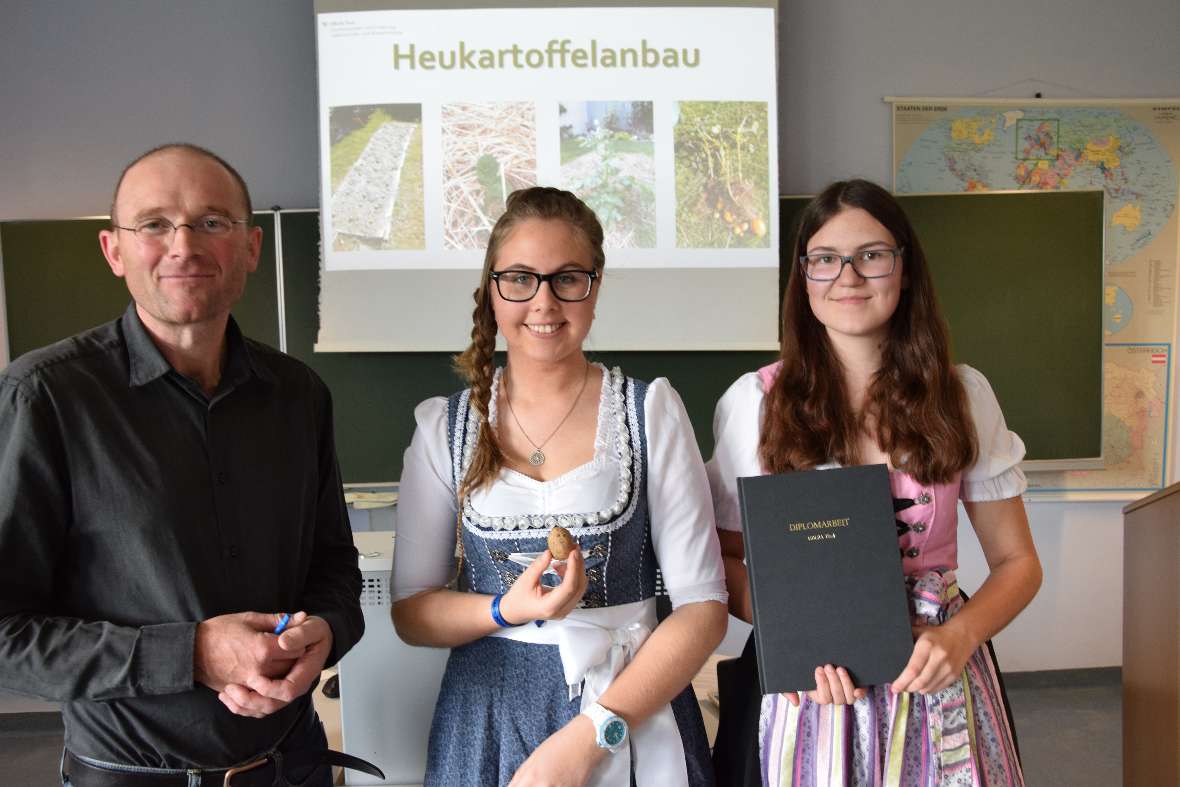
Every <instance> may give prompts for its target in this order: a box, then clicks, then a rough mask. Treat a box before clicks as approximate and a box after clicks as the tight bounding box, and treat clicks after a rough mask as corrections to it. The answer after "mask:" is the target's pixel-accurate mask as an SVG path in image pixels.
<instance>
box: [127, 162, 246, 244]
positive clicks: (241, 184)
mask: <svg viewBox="0 0 1180 787" xmlns="http://www.w3.org/2000/svg"><path fill="white" fill-rule="evenodd" d="M169 153H180V154H188V155H192V156H197V157H200V158H204V159H208V160H209V161H212V162H214V163H216V164H217V165H218V166H219V167H221V168H222V169H224V170H225V171H226V173H228V174H229V176H230V177H231V178H232V179H233V181H234V183H235V185H236V186H237V189H238V191H240V192H241V207H242V209H243V211H244V213H243V214H242V217H243V218H245V219H250V218H251V217H252V215H253V213H254V208H253V204H252V203H251V202H250V189H248V188H247V187H246V181H245V180H244V179H243V178H242V176H241V175H240V174H238V171H237V170H236V169H234V168H233V167H232V166H230V163H229V162H228V161H226V160H225V159H223V158H222V157H221V156H219V155H217V154H216V153H214V152H213V151H211V150H208V149H206V148H203V147H201V146H200V145H194V144H192V143H189V142H169V143H168V144H166V145H160V146H159V147H154V148H152V149H151V150H149V151H147V152H146V153H143V154H141V155H139V156H137V157H136V158H135V159H134V160H132V161H131V163H129V164H128V165H127V166H125V167H123V171H122V172H121V173H119V181H118V182H117V183H116V184H115V193H114V196H112V197H111V226H112V227H114V226H117V225H118V223H119V220H118V217H117V213H118V208H119V190H120V189H122V188H123V181H124V180H125V179H126V178H127V173H128V172H130V171H131V170H132V169H133V168H134V167H135V165H136V164H139V163H140V162H142V161H145V160H146V159H149V158H152V157H153V156H160V155H165V154H169Z"/></svg>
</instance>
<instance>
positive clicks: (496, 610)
mask: <svg viewBox="0 0 1180 787" xmlns="http://www.w3.org/2000/svg"><path fill="white" fill-rule="evenodd" d="M502 598H504V594H503V593H497V594H496V595H495V596H493V597H492V620H494V621H496V625H497V626H499V627H500V628H502V629H509V628H514V627H515V626H516V624H515V623H509V622H508V621H507V620H504V616H503V615H501V614H500V599H502Z"/></svg>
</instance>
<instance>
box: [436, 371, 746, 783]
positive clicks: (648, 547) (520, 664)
mask: <svg viewBox="0 0 1180 787" xmlns="http://www.w3.org/2000/svg"><path fill="white" fill-rule="evenodd" d="M604 378H608V376H607V375H605V374H604ZM498 381H499V375H497V383H498ZM646 390H647V384H646V383H643V382H640V381H637V380H633V379H630V378H626V377H624V376H623V375H622V374H621V373H620V372H619V371H618V370H617V369H615V370H613V371H612V372H611V373H610V374H609V378H608V379H604V390H603V400H602V402H601V404H600V419H599V420H600V433H606V434H607V435H608V437H609V442H610V443H611V444H610V445H608V446H606V450H608V451H611V452H613V455H614V459H616V460H618V467H619V470H618V472H619V473H620V475H621V478H620V481H621V483H619V484H618V488H619V495H618V498H617V499H616V500H615V502H614V503H613V505H611V506H610V507H609V508H607V509H604V510H599V511H587V512H582V513H577V514H560V515H544V514H538V513H536V512H535V511H520V512H518V513H515V514H513V513H504V512H500V513H499V514H497V515H495V516H489V515H486V514H483V513H481V512H480V511H478V510H476V508H475V507H474V506H473V505H472V502H471V498H469V499H468V500H467V501H465V504H464V506H463V508H462V512H461V513H462V520H461V521H462V539H463V549H464V555H465V557H464V564H463V577H462V581H463V582H464V584H465V585H466V589H467V590H469V591H470V592H474V593H483V594H496V593H504V592H506V591H507V590H508V589H509V588H510V587H511V586H512V584H513V583H514V582H515V581H516V579H517V578H518V577H519V576H520V573H521V572H522V571H523V570H524V568H525V566H526V565H527V564H528V563H529V562H530V561H531V559H532V557H533V556H534V555H535V554H537V553H539V552H541V551H543V550H544V549H545V548H546V546H547V544H546V539H547V536H548V532H549V530H550V528H552V527H553V526H554V525H561V526H562V527H565V528H567V529H568V530H569V531H570V532H571V534H572V535H573V536H574V537H575V538H576V539H577V540H578V542H579V545H580V548H581V550H582V553H583V555H584V557H585V561H586V563H585V565H586V574H587V579H588V584H587V589H586V592H585V594H584V596H583V599H582V602H581V605H580V606H579V608H578V609H576V610H574V611H573V612H572V613H571V614H570V615H569V616H568V617H567V618H566V619H564V620H560V621H546V622H545V624H544V625H543V626H535V625H531V624H526V625H524V626H518V627H513V628H508V629H503V630H501V631H499V632H496V634H494V635H491V636H487V637H483V638H481V639H479V640H476V641H474V642H471V643H469V644H466V645H463V646H460V647H456V648H454V649H452V651H451V654H450V657H449V658H448V661H447V665H446V670H445V673H444V676H443V679H442V686H441V690H440V693H439V697H438V702H437V705H436V708H435V714H434V719H433V722H432V725H431V730H430V738H429V744H428V756H427V772H426V779H425V785H426V787H435V786H436V785H438V786H441V785H450V786H452V787H460V786H462V787H468V786H469V785H496V784H499V785H506V784H508V782H509V781H511V779H512V777H513V774H514V773H515V772H516V770H517V769H518V768H519V767H520V765H521V764H522V763H523V762H524V761H525V759H526V758H527V757H528V756H529V755H530V754H531V753H532V751H533V750H534V749H536V748H537V747H538V746H539V745H540V744H541V743H543V742H544V741H545V740H546V738H548V737H549V736H550V735H551V734H552V733H554V732H556V731H557V730H558V729H560V728H561V727H562V726H564V725H565V724H566V723H567V722H569V721H570V720H571V719H573V718H574V717H575V716H576V715H578V713H580V712H581V709H582V708H583V707H585V706H586V705H588V704H589V703H590V702H593V701H595V699H596V698H597V697H598V696H599V695H600V694H601V692H602V691H604V690H605V689H606V688H607V687H608V686H609V684H610V681H611V680H612V679H613V677H614V675H616V674H617V673H618V672H619V671H621V669H622V668H623V667H624V666H625V665H626V663H627V662H628V661H629V660H630V658H631V656H632V655H633V654H634V652H635V651H636V650H638V648H639V646H640V645H642V643H643V641H644V640H645V639H646V637H647V636H648V634H650V632H651V631H652V630H653V629H654V628H655V626H656V624H657V621H656V612H655V608H656V603H655V595H656V589H657V583H658V581H659V580H658V578H657V577H658V568H657V562H656V554H655V551H654V550H653V539H652V533H651V521H650V517H649V512H648V494H647V489H646V483H645V479H646V478H647V474H648V471H649V468H648V465H647V445H646V439H645V429H644V418H645V412H644V407H643V403H644V400H645V393H646ZM493 393H494V389H493ZM468 398H469V397H468V392H467V391H462V392H460V393H458V394H455V395H453V396H451V397H449V399H448V400H447V432H448V447H449V450H450V452H451V457H450V459H451V471H452V473H453V477H452V479H451V481H452V482H453V483H454V484H455V485H456V486H457V484H458V482H459V480H460V479H461V478H462V477H463V476H464V474H465V472H466V468H467V464H468V462H469V461H470V455H471V451H472V448H473V446H474V441H475V438H476V435H477V433H478V427H479V421H478V414H477V413H476V412H475V411H474V410H473V409H472V408H471V407H470V406H469V402H468ZM494 399H495V397H494V396H493V401H494ZM492 417H493V419H494V417H495V414H494V412H493V413H492ZM604 418H606V419H612V420H611V422H610V423H608V424H607V425H606V426H607V427H608V428H604V427H603V425H602V421H603V419H604ZM600 436H601V435H600ZM697 461H698V462H699V458H698V460H697ZM703 477H704V471H703V467H702V469H701V478H702V479H703ZM497 483H499V482H497ZM706 510H707V507H706ZM709 519H710V522H711V516H710V517H709ZM710 526H711V525H710ZM718 562H719V561H718ZM544 581H549V582H551V583H556V582H557V581H558V580H557V578H556V577H552V578H551V577H549V576H546V577H545V578H544ZM720 599H721V600H723V599H724V596H723V595H722V596H721V597H720ZM604 764H605V766H606V767H604ZM713 783H714V782H713V774H712V768H711V764H710V762H709V747H708V741H707V738H706V735H705V729H704V723H703V720H702V717H701V713H700V707H699V705H698V704H697V700H696V697H695V695H694V694H693V691H692V687H691V686H689V687H686V688H685V689H684V691H682V692H681V693H680V694H679V695H678V696H677V697H676V698H675V700H673V701H672V702H671V703H670V704H669V705H668V706H665V707H664V708H663V709H662V710H661V711H660V712H658V713H657V714H655V716H653V717H652V718H651V719H649V720H648V721H646V722H645V723H644V724H642V725H639V726H638V727H637V728H635V729H632V730H631V734H630V748H629V750H627V751H624V752H617V753H612V754H611V755H610V756H609V757H607V758H605V759H604V760H603V762H602V763H600V765H599V766H598V767H597V768H596V770H595V774H594V775H593V776H592V779H591V782H590V784H591V785H595V786H596V787H597V786H601V787H627V785H631V784H635V785H638V787H649V786H651V787H654V786H655V785H660V786H661V787H663V785H669V786H671V785H692V786H693V787H695V786H696V785H712V784H713Z"/></svg>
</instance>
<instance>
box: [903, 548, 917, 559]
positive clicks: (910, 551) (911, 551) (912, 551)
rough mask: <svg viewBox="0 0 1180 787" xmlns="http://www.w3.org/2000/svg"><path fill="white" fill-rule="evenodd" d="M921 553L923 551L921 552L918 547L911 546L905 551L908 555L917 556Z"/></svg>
mask: <svg viewBox="0 0 1180 787" xmlns="http://www.w3.org/2000/svg"><path fill="white" fill-rule="evenodd" d="M919 554H921V552H919V550H918V548H917V547H910V548H909V549H907V550H906V551H905V556H906V557H917V556H918V555H919Z"/></svg>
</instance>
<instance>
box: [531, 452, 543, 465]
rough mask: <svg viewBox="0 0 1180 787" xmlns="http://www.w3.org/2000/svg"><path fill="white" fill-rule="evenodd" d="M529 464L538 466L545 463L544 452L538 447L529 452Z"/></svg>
mask: <svg viewBox="0 0 1180 787" xmlns="http://www.w3.org/2000/svg"><path fill="white" fill-rule="evenodd" d="M529 464H530V465H532V466H533V467H540V466H541V465H543V464H545V452H544V451H542V450H541V449H540V448H538V449H537V450H535V451H533V452H532V453H531V454H529Z"/></svg>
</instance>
